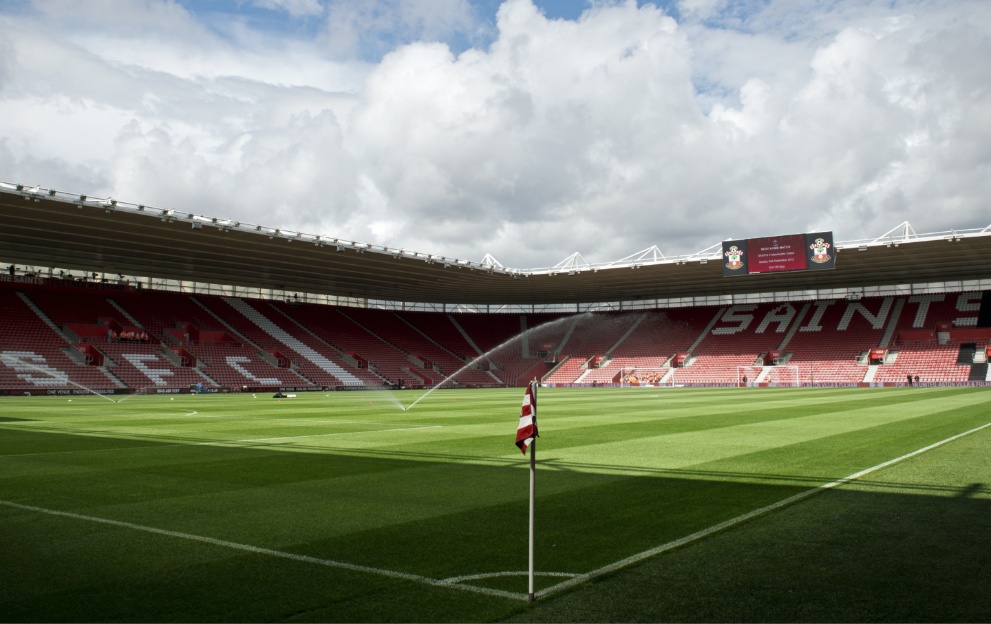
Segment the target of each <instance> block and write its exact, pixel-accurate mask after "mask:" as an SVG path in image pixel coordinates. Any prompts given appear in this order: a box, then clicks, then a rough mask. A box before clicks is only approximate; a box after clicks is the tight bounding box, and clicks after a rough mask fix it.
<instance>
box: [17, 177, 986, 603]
mask: <svg viewBox="0 0 991 624" xmlns="http://www.w3.org/2000/svg"><path fill="white" fill-rule="evenodd" d="M989 257H991V226H989V227H988V228H985V229H983V230H950V231H945V232H937V233H925V234H920V233H916V232H915V230H914V229H913V227H912V226H911V224H909V223H907V222H906V223H902V224H900V225H897V226H896V227H894V228H893V229H891V230H890V231H888V232H885V233H883V234H880V235H879V236H874V237H871V236H866V235H865V236H864V237H863V238H862V239H860V240H852V241H844V240H834V238H833V234H832V232H805V233H781V232H767V233H766V237H765V238H754V239H749V240H735V241H713V245H712V246H711V247H708V248H706V249H703V250H701V251H699V252H697V253H695V254H691V255H681V256H677V257H664V256H663V254H660V253H659V251H658V250H657V249H656V248H653V249H647V250H644V251H642V252H639V253H637V254H634V255H632V256H629V257H627V258H624V259H622V260H618V261H615V262H611V263H604V264H589V263H586V262H585V261H584V260H583V259H582V258H581V257H580V256H578V255H577V254H576V255H574V256H571V257H569V258H568V259H566V260H564V261H562V262H561V263H559V264H558V265H556V266H554V267H549V268H542V269H527V270H522V269H514V268H509V267H505V266H502V265H501V264H499V263H498V262H497V261H496V260H495V259H494V258H491V257H486V258H485V259H484V260H483V261H482V262H475V261H467V260H463V259H458V258H450V257H442V256H437V255H434V254H431V253H424V252H422V251H411V250H408V249H393V248H388V247H383V246H379V245H376V244H373V243H365V242H360V241H354V240H343V239H336V238H329V237H325V236H320V235H314V234H308V233H304V232H298V231H287V230H284V229H279V228H277V227H271V226H268V225H258V224H249V223H241V222H235V221H232V220H229V219H218V218H215V217H213V216H212V215H209V214H199V213H198V212H196V213H194V212H182V211H180V210H177V209H174V208H159V207H153V206H148V205H140V204H133V203H128V202H125V201H118V200H116V199H113V198H98V197H91V196H88V195H85V194H79V193H69V192H65V191H61V190H55V189H48V188H41V187H29V186H25V185H22V184H18V183H16V182H10V183H2V184H0V265H2V267H3V269H4V271H3V274H2V275H0V298H2V304H0V310H2V319H3V322H2V323H0V393H2V395H3V396H2V397H0V533H2V535H3V536H4V537H3V547H2V553H3V555H2V563H0V620H3V621H534V622H536V621H987V620H988V619H989V618H991V597H989V595H988V592H987V587H988V586H989V583H991V572H989V570H991V554H989V553H991V549H989V537H988V536H989V529H991V524H989V520H988V519H989V518H991V485H989V484H991V460H989V456H991V454H989V449H991V388H989V386H991V373H989V368H988V356H989V353H991V347H989V344H991V263H989V262H988V258H989ZM534 380H536V381H537V384H536V385H534V386H533V388H534V390H533V391H534V392H536V393H537V394H538V395H539V403H535V405H534V410H535V412H536V415H537V416H536V420H537V422H539V437H537V438H535V441H534V442H533V443H532V444H531V446H530V448H529V449H528V450H529V454H523V455H521V453H520V450H519V449H518V448H517V446H516V445H515V444H514V441H515V440H516V434H517V425H518V423H519V422H520V415H521V407H520V405H521V399H524V397H527V398H529V397H530V394H529V392H527V394H525V391H524V388H530V387H531V386H530V383H531V382H532V381H534ZM537 388H539V390H538V389H537ZM524 400H526V399H524ZM535 401H536V399H535ZM531 460H532V461H533V462H534V465H535V472H533V473H531V474H530V475H528V472H529V468H530V466H531ZM531 476H532V477H533V478H535V487H534V489H533V490H531V485H530V483H531V481H530V478H531ZM531 491H535V494H534V497H533V505H532V506H531V504H530V500H531V499H530V492H531ZM531 513H532V517H533V518H534V521H533V524H532V526H533V527H534V530H533V538H532V542H531V540H530V535H529V533H528V517H530V514H531ZM531 543H532V548H531ZM530 552H532V553H533V555H532V562H533V563H532V564H531V563H530V561H531V560H529V559H528V557H529V555H530ZM531 565H532V567H528V566H531ZM528 582H532V583H535V587H534V589H532V590H530V589H529V588H528Z"/></svg>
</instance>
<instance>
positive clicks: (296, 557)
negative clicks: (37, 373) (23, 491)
mask: <svg viewBox="0 0 991 624" xmlns="http://www.w3.org/2000/svg"><path fill="white" fill-rule="evenodd" d="M0 506H6V507H12V508H14V509H20V510H23V511H30V512H34V513H41V514H46V515H49V516H58V517H61V518H71V519H73V520H83V521H86V522H96V523H98V524H106V525H109V526H115V527H120V528H124V529H132V530H134V531H142V532H144V533H153V534H155V535H164V536H166V537H174V538H178V539H184V540H190V541H193V542H200V543H203V544H210V545H212V546H219V547H221V548H230V549H232V550H240V551H242V552H249V553H254V554H257V555H267V556H269V557H279V558H281V559H290V560H292V561H299V562H302V563H312V564H316V565H320V566H324V567H328V568H338V569H341V570H348V571H349V572H362V573H365V574H374V575H376V576H385V577H388V578H394V579H399V580H403V581H410V582H413V583H420V584H421V585H430V586H432V587H445V588H451V589H459V590H462V591H467V592H471V593H475V594H484V595H487V596H495V597H497V598H509V599H512V600H521V601H525V600H526V599H527V596H526V594H520V593H514V592H507V591H502V590H499V589H489V588H487V587H475V586H473V585H453V584H450V583H447V582H445V581H442V580H437V579H432V578H429V577H426V576H420V575H419V574H410V573H408V572H399V571H397V570H386V569H384V568H373V567H370V566H363V565H358V564H354V563H346V562H344V561H334V560H333V559H320V558H319V557H310V556H309V555H300V554H296V553H291V552H285V551H283V550H274V549H272V548H262V547H260V546H252V545H250V544H241V543H239V542H229V541H227V540H222V539H217V538H214V537H206V536H205V535H194V534H192V533H182V532H179V531H170V530H168V529H159V528H156V527H150V526H145V525H142V524H134V523H132V522H123V521H121V520H110V519H109V518H100V517H97V516H85V515H83V514H77V513H72V512H69V511H58V510H56V509H45V508H44V507H34V506H32V505H22V504H20V503H14V502H11V501H5V500H0Z"/></svg>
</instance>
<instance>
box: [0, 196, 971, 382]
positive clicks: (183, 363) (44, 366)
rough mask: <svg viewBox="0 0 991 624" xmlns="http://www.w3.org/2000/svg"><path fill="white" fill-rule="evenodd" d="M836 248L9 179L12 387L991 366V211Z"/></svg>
mask: <svg viewBox="0 0 991 624" xmlns="http://www.w3.org/2000/svg"><path fill="white" fill-rule="evenodd" d="M204 212H209V211H208V210H205V211H204ZM832 248H833V249H834V251H835V254H836V255H835V269H833V270H829V271H816V272H806V271H789V272H774V273H765V274H760V275H748V276H745V277H740V278H732V279H727V278H725V277H724V276H723V274H724V264H725V262H724V260H725V259H724V255H723V249H722V243H721V242H717V243H716V244H714V245H713V246H712V247H710V248H707V249H705V250H702V251H700V252H698V253H695V254H690V255H682V256H677V257H665V256H664V255H663V254H662V253H661V251H660V250H659V249H657V248H651V249H647V250H643V251H641V252H637V253H635V254H632V255H630V256H628V257H627V258H623V259H621V260H618V261H615V262H610V263H600V264H590V263H586V262H585V261H584V260H583V259H582V258H581V256H580V255H578V254H575V255H573V256H571V257H569V258H567V259H566V260H564V261H562V262H561V263H559V264H558V265H556V266H554V267H547V268H539V269H514V268H506V267H504V266H502V265H501V264H499V263H498V262H497V261H496V260H495V259H494V258H491V257H490V256H487V257H486V258H485V259H484V261H483V262H472V261H467V260H463V259H457V258H448V257H443V256H437V255H435V254H430V253H422V252H418V251H411V250H406V249H393V248H388V247H383V246H378V245H374V244H370V243H362V242H358V241H353V240H343V239H340V238H334V237H330V236H326V235H317V234H308V233H303V232H295V231H286V230H283V229H280V228H272V227H267V226H262V225H255V224H246V223H240V222H237V221H233V220H231V219H225V218H218V217H213V216H209V215H207V214H200V213H199V212H179V211H176V210H173V209H162V208H156V207H151V206H146V205H139V204H130V203H126V202H122V201H117V200H115V199H112V198H93V197H90V196H87V195H81V194H74V193H65V192H60V191H56V190H52V189H44V188H39V187H27V186H24V185H21V184H15V183H0V263H2V264H3V266H5V267H6V268H7V270H6V271H5V273H4V274H3V276H2V278H0V295H2V301H3V304H2V305H3V309H4V312H5V317H6V318H7V319H8V323H7V324H6V328H5V329H4V330H3V331H0V356H2V358H3V359H2V362H0V388H2V389H3V390H4V392H7V393H23V392H29V393H35V392H37V393H53V392H54V393H57V392H75V391H83V390H82V389H83V388H85V389H94V388H95V389H98V390H100V391H113V392H132V391H150V392H173V391H188V390H189V388H200V389H203V390H209V391H218V390H224V391H226V390H232V389H245V388H265V389H270V388H293V389H312V388H327V387H334V388H364V387H398V386H403V387H407V386H429V385H433V384H436V383H440V382H442V381H444V380H445V379H447V380H448V382H447V383H449V384H451V385H464V386H468V385H518V384H520V383H525V381H526V379H528V378H530V377H531V376H533V375H537V376H540V377H541V378H542V379H544V381H545V382H547V383H557V384H581V385H590V384H634V385H638V384H651V385H658V384H659V385H739V384H741V383H746V384H748V385H751V384H757V385H767V384H788V385H791V384H792V383H796V384H803V385H810V384H815V385H828V384H836V385H858V384H906V385H907V384H908V383H909V377H912V378H913V379H912V382H914V377H915V376H919V378H920V379H919V382H920V383H943V384H946V383H952V384H964V383H970V384H984V383H987V382H988V372H987V352H988V342H989V338H991V300H989V299H991V297H989V296H988V293H991V263H989V262H987V258H988V257H989V255H991V254H989V252H991V226H989V227H988V228H984V229H982V230H965V231H947V232H939V233H933V234H923V235H919V234H917V233H915V232H914V231H913V229H912V227H911V225H909V224H908V223H903V224H901V225H899V226H897V227H895V228H893V229H892V230H891V231H889V232H886V233H884V234H883V235H881V236H879V237H876V238H872V239H863V240H855V241H845V242H838V243H836V244H835V245H834V246H833V247H832ZM590 312H591V313H595V314H586V313H590ZM514 337H518V338H517V340H513V338H514ZM502 343H511V344H509V345H508V346H506V347H503V348H502V349H501V350H499V349H496V347H497V346H498V345H500V344H502ZM462 369H463V370H462ZM455 372H457V374H454V375H453V378H450V377H452V374H453V373H455ZM449 378H450V379H449Z"/></svg>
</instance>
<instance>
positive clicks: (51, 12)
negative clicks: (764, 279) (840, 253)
mask: <svg viewBox="0 0 991 624" xmlns="http://www.w3.org/2000/svg"><path fill="white" fill-rule="evenodd" d="M0 181H4V182H14V183H24V184H30V185H35V184H37V185H41V186H43V187H45V188H55V189H58V190H64V191H70V192H78V193H86V194H88V195H91V196H100V197H102V196H112V197H115V198H117V199H118V200H121V201H127V202H133V203H144V204H149V205H152V206H156V207H161V208H174V209H176V210H179V211H183V212H194V213H197V214H206V215H209V216H216V217H221V218H228V217H229V218H234V219H238V220H240V221H243V222H248V223H256V224H262V225H267V226H272V227H282V228H284V229H293V230H300V231H303V232H307V233H313V234H324V235H329V236H333V237H340V238H345V239H349V240H352V239H353V240H358V241H363V242H371V243H375V244H379V245H385V246H389V247H403V248H406V249H413V250H417V251H423V252H428V253H436V254H441V255H448V256H454V257H458V258H464V259H468V260H474V261H479V260H481V259H482V257H483V255H484V254H486V253H491V254H492V255H494V256H495V257H496V258H497V259H498V260H499V261H500V262H502V264H504V265H506V266H509V267H516V268H537V267H549V266H552V265H554V264H556V263H557V262H559V261H561V260H563V259H564V258H565V257H567V256H568V255H570V254H571V253H573V252H576V251H577V252H579V253H581V255H582V257H583V258H584V259H585V260H586V261H588V262H609V261H612V260H618V259H620V258H623V257H626V256H629V255H631V254H633V253H635V252H638V251H640V250H643V249H645V248H648V247H650V246H652V245H657V246H658V247H659V248H660V249H661V251H662V252H663V253H664V254H666V255H668V256H673V255H678V254H685V253H692V252H696V251H699V250H701V249H703V248H706V247H709V246H710V245H713V244H715V243H718V242H719V241H721V240H723V239H728V238H742V237H752V236H771V235H775V234H789V233H797V232H803V231H816V230H833V231H834V232H835V235H836V238H837V240H839V241H843V240H853V239H859V238H866V237H874V236H878V235H881V234H883V233H884V232H886V231H888V230H889V229H891V228H893V227H895V226H897V225H898V224H900V223H902V222H903V221H909V222H910V223H911V224H912V225H913V227H914V228H915V231H916V232H919V233H923V232H937V231H944V230H950V229H954V228H955V229H964V228H973V227H979V228H983V227H986V226H988V225H991V2H989V1H988V0H883V1H881V0H874V1H871V0H834V1H830V0H664V1H658V2H656V3H648V2H639V3H638V2H635V1H631V2H615V1H601V0H597V1H593V2H581V1H580V0H572V1H566V0H502V1H500V0H3V1H2V2H0Z"/></svg>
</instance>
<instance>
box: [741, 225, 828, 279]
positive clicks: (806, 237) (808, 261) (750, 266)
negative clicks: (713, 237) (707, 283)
mask: <svg viewBox="0 0 991 624" xmlns="http://www.w3.org/2000/svg"><path fill="white" fill-rule="evenodd" d="M835 268H836V248H835V247H834V246H833V233H832V232H814V233H811V234H786V235H784V236H768V237H766V238H748V239H740V240H731V241H723V275H724V276H726V277H732V276H736V275H754V274H757V273H775V272H778V271H821V270H824V269H835Z"/></svg>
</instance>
